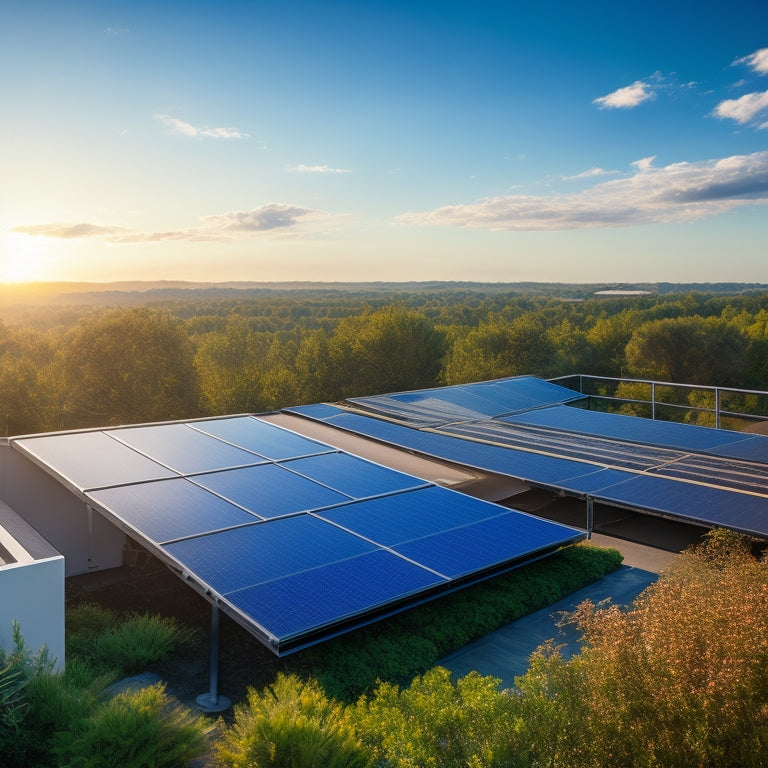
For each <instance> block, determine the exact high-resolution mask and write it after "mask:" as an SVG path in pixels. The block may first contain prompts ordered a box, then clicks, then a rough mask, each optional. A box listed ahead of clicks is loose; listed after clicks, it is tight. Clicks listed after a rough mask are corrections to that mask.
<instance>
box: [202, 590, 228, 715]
mask: <svg viewBox="0 0 768 768" xmlns="http://www.w3.org/2000/svg"><path fill="white" fill-rule="evenodd" d="M210 651H211V653H210V668H211V689H210V691H209V692H208V693H202V694H200V696H198V697H197V699H195V701H196V702H197V706H198V707H200V709H201V710H202V711H203V712H223V711H224V710H225V709H229V707H231V706H232V702H231V700H230V699H228V698H227V697H226V696H219V607H218V606H217V605H216V603H212V604H211V637H210Z"/></svg>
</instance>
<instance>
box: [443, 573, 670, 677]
mask: <svg viewBox="0 0 768 768" xmlns="http://www.w3.org/2000/svg"><path fill="white" fill-rule="evenodd" d="M656 578H657V574H655V573H652V572H651V571H646V570H642V569H640V568H634V567H632V566H627V565H623V566H621V568H619V570H617V571H615V572H614V573H611V574H609V575H608V576H605V577H604V578H602V579H600V581H597V582H595V583H594V584H591V585H589V586H588V587H584V589H580V590H579V591H578V592H575V593H574V594H572V595H570V596H569V597H566V598H564V599H563V600H561V601H560V602H558V603H555V604H554V605H550V606H549V607H548V608H545V609H543V610H541V611H537V612H536V613H532V614H530V615H529V616H524V617H523V618H522V619H518V621H515V622H513V623H512V624H508V625H507V626H506V627H503V628H502V629H499V630H497V631H496V632H493V633H491V634H490V635H486V636H485V637H482V638H480V640H477V641H476V642H474V643H471V644H470V645H467V646H464V648H462V649H460V650H458V651H456V652H455V653H452V654H451V655H450V656H446V657H445V658H444V659H441V660H440V661H439V662H438V664H439V665H440V666H442V667H446V668H447V669H450V670H451V672H453V673H454V676H455V677H457V678H458V677H463V676H464V675H466V674H468V673H469V672H471V671H472V670H476V671H478V672H479V673H480V674H481V675H492V676H493V677H497V678H499V679H500V680H501V687H502V688H511V687H512V686H513V685H514V683H515V677H516V676H518V675H522V674H524V673H525V671H526V670H527V669H528V657H529V656H530V655H531V653H532V652H533V651H534V650H535V649H536V647H537V646H539V645H540V644H541V643H543V642H545V641H547V640H549V639H550V638H554V639H555V640H556V642H557V643H558V644H560V643H563V644H565V645H566V648H564V649H563V654H564V655H566V656H568V655H571V654H573V653H575V652H576V651H578V649H579V648H578V634H577V632H576V631H575V630H574V628H572V627H567V628H566V629H565V630H563V629H560V628H559V627H558V626H557V624H556V622H557V618H558V614H559V613H560V612H562V611H571V610H573V609H574V608H575V607H576V606H577V605H578V604H579V603H580V602H582V601H583V600H586V599H587V598H590V599H591V600H592V601H593V602H594V603H598V602H600V601H601V600H604V599H606V598H610V599H611V602H612V603H613V604H614V605H622V606H624V605H630V604H631V603H632V601H633V600H634V599H635V597H636V596H637V595H639V594H640V592H642V591H643V590H644V589H645V588H646V587H647V586H648V585H649V584H652V583H653V582H654V581H656Z"/></svg>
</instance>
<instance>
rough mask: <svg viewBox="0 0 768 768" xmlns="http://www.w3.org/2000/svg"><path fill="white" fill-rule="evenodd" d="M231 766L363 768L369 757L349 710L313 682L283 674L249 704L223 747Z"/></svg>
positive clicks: (220, 752)
mask: <svg viewBox="0 0 768 768" xmlns="http://www.w3.org/2000/svg"><path fill="white" fill-rule="evenodd" d="M216 752H217V757H218V759H219V760H220V761H221V762H222V763H223V764H224V765H226V766H229V768H363V767H364V766H366V765H368V764H369V758H368V753H367V751H366V750H365V749H363V747H362V745H361V744H360V742H359V741H358V739H357V737H356V736H355V733H354V730H353V728H352V726H351V725H350V724H349V723H348V722H347V721H346V717H345V711H344V707H343V706H342V705H341V704H339V703H337V702H334V701H331V700H330V699H328V697H327V696H326V695H325V693H324V691H323V690H322V688H321V687H320V686H319V685H318V684H317V683H316V682H315V681H313V680H309V681H302V680H300V679H299V678H298V677H296V676H295V675H283V674H279V675H278V676H277V678H276V679H275V682H274V683H273V685H272V686H270V687H269V688H266V689H264V691H263V692H262V693H261V694H259V693H257V692H256V691H255V690H254V689H253V688H250V689H249V690H248V703H247V704H241V705H239V706H236V707H235V721H234V723H233V724H232V726H231V727H230V728H228V729H227V730H226V731H225V732H224V734H223V736H222V738H221V740H220V741H219V743H218V745H217V750H216Z"/></svg>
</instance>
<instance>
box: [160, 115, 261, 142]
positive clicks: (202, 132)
mask: <svg viewBox="0 0 768 768" xmlns="http://www.w3.org/2000/svg"><path fill="white" fill-rule="evenodd" d="M155 120H158V121H159V122H160V123H162V124H163V125H164V126H165V127H166V128H168V129H169V130H170V132H171V133H173V134H176V135H179V136H203V137H206V138H212V139H247V138H248V134H247V133H242V132H241V131H239V130H238V129H237V128H198V127H197V126H194V125H192V124H191V123H186V122H184V120H179V119H178V118H175V117H171V116H170V115H155Z"/></svg>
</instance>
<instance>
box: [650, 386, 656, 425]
mask: <svg viewBox="0 0 768 768" xmlns="http://www.w3.org/2000/svg"><path fill="white" fill-rule="evenodd" d="M651 418H652V419H655V418H656V382H655V381H652V382H651Z"/></svg>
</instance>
